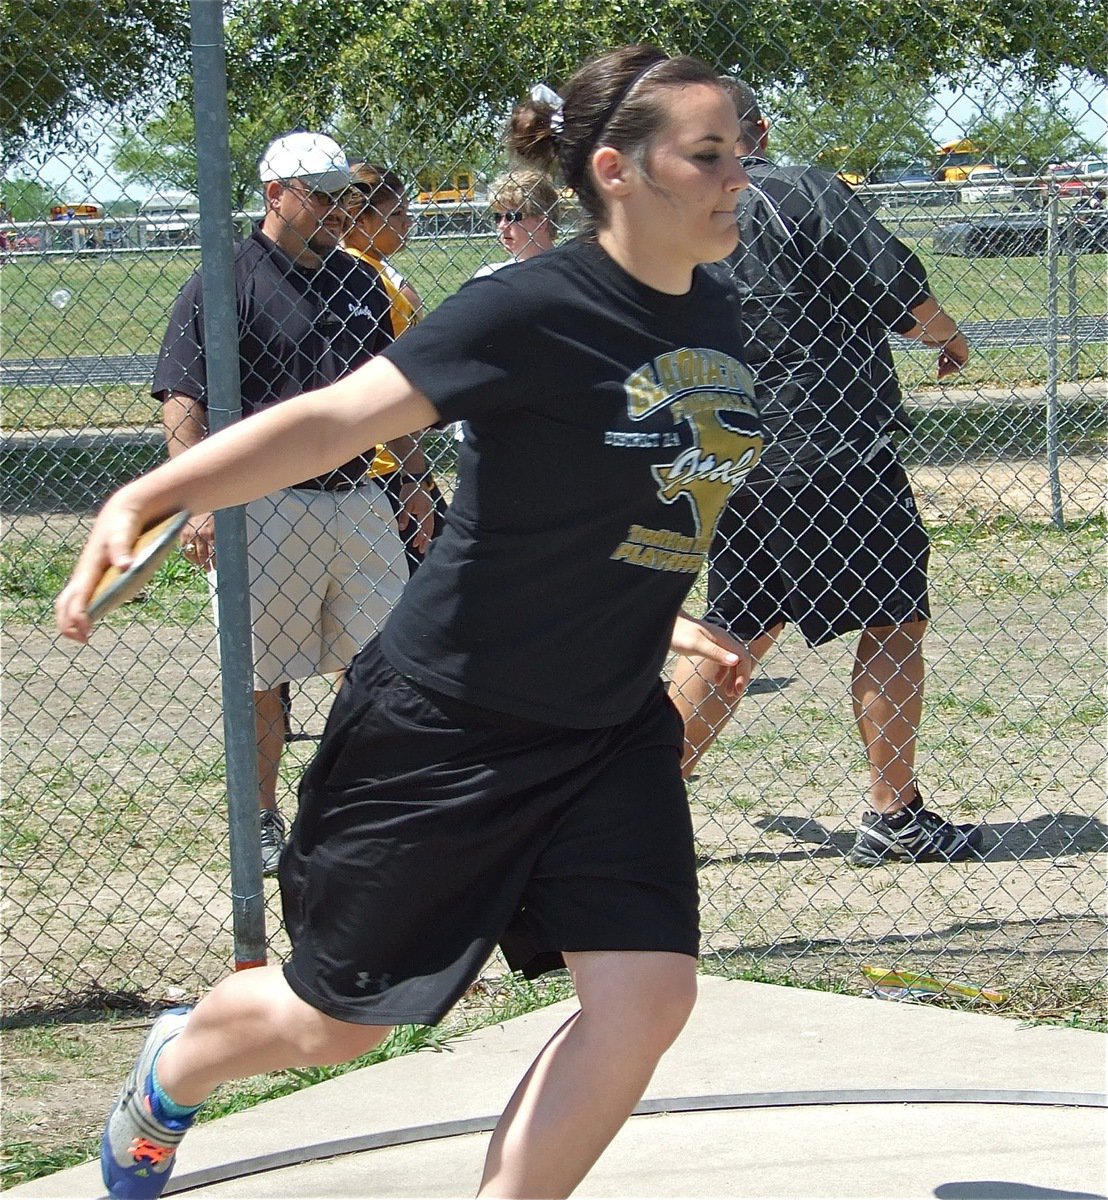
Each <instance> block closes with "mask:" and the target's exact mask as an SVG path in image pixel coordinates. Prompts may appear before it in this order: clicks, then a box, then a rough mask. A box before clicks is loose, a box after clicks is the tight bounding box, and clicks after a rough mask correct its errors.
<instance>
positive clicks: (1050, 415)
mask: <svg viewBox="0 0 1108 1200" xmlns="http://www.w3.org/2000/svg"><path fill="white" fill-rule="evenodd" d="M1060 250H1061V245H1060V238H1059V233H1058V188H1057V185H1056V184H1055V183H1054V181H1053V180H1052V181H1051V184H1050V198H1049V205H1048V208H1047V225H1046V294H1047V342H1046V468H1047V476H1048V477H1049V479H1050V510H1051V515H1052V517H1053V519H1054V524H1055V525H1057V526H1058V528H1059V529H1064V528H1065V525H1066V521H1065V517H1064V516H1063V514H1062V480H1061V476H1060V474H1059V465H1058V433H1059V426H1060V419H1059V412H1058V376H1059V374H1060V371H1059V348H1058V325H1059V314H1058V293H1059V287H1058V258H1059V252H1060Z"/></svg>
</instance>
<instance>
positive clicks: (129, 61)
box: [0, 0, 189, 163]
mask: <svg viewBox="0 0 1108 1200" xmlns="http://www.w3.org/2000/svg"><path fill="white" fill-rule="evenodd" d="M188 45H189V39H188V3H187V0H67V2H65V3H58V0H2V3H0V140H2V142H3V149H2V151H0V153H2V155H3V162H5V163H6V162H11V161H13V160H14V159H15V158H17V157H18V156H19V154H20V153H21V152H22V151H23V149H24V148H25V147H26V146H27V144H28V143H30V142H32V141H33V142H34V144H35V146H36V147H37V148H45V149H49V148H52V147H54V146H57V145H60V144H62V143H63V142H65V141H66V140H67V139H69V138H71V137H72V134H73V127H74V126H75V124H76V123H77V122H78V121H79V119H80V118H81V117H83V116H86V115H87V114H88V113H89V111H90V110H92V109H95V108H97V107H100V106H105V105H108V106H110V105H113V104H122V103H126V102H128V101H130V100H132V99H133V98H134V97H136V96H141V95H144V94H145V95H150V94H151V92H152V91H153V90H156V87H155V85H157V84H160V82H161V81H162V80H164V79H166V78H167V77H168V78H174V77H176V76H178V75H179V74H180V73H181V72H182V71H183V70H184V69H185V68H186V67H187V62H188Z"/></svg>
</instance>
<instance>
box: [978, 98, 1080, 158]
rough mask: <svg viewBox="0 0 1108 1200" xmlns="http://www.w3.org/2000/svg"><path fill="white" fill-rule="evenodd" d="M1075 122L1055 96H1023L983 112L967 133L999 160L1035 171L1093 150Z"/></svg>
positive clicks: (1075, 119)
mask: <svg viewBox="0 0 1108 1200" xmlns="http://www.w3.org/2000/svg"><path fill="white" fill-rule="evenodd" d="M1077 124H1078V120H1077V118H1075V117H1074V116H1073V115H1072V114H1071V113H1070V112H1069V111H1068V109H1067V108H1066V105H1065V104H1064V103H1063V102H1061V101H1060V100H1058V99H1057V98H1055V97H1053V96H1051V97H1048V98H1047V99H1046V100H1041V99H1038V98H1036V97H1035V96H1023V97H1021V98H1020V99H1019V100H1018V101H1017V102H1016V104H1015V105H1014V106H1013V107H1011V108H1009V109H1007V110H1005V111H1001V112H996V113H994V112H984V113H982V114H981V116H980V117H978V118H977V119H976V120H975V121H973V123H972V124H971V125H970V126H969V128H968V129H967V130H966V136H967V137H969V138H971V139H972V140H973V141H975V142H979V143H980V144H981V145H983V146H988V147H989V149H990V150H991V151H992V154H993V157H994V158H995V159H996V160H997V161H998V162H1000V163H1003V164H1005V165H1019V166H1021V167H1022V166H1026V167H1027V168H1028V170H1029V172H1030V173H1033V174H1035V173H1038V172H1039V171H1041V170H1042V169H1043V167H1045V166H1046V164H1047V163H1049V162H1057V161H1066V160H1070V159H1076V158H1080V157H1082V155H1086V154H1094V153H1096V151H1097V145H1096V143H1095V142H1092V141H1090V140H1089V139H1088V138H1087V137H1085V136H1084V135H1083V134H1081V133H1080V132H1078V130H1077Z"/></svg>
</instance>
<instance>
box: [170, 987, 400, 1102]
mask: <svg viewBox="0 0 1108 1200" xmlns="http://www.w3.org/2000/svg"><path fill="white" fill-rule="evenodd" d="M388 1033H389V1027H388V1026H381V1025H353V1024H350V1023H349V1022H347V1021H336V1020H335V1019H334V1018H333V1017H328V1016H325V1015H324V1014H323V1013H321V1012H319V1011H318V1010H317V1009H314V1008H312V1007H311V1005H309V1004H306V1003H305V1002H304V1001H303V1000H301V999H300V997H299V996H297V995H296V993H295V992H294V991H293V990H292V989H291V988H290V987H289V985H288V984H287V983H286V982H285V977H284V975H283V974H282V972H281V968H280V967H276V966H271V967H255V968H253V969H251V970H249V971H240V972H239V973H237V974H235V975H231V976H228V978H226V979H224V980H223V982H222V983H220V984H218V985H217V986H216V987H215V988H213V989H212V990H211V991H210V992H209V993H208V994H207V995H206V996H205V997H204V999H203V1000H201V1001H200V1003H199V1004H198V1005H197V1006H196V1008H195V1009H193V1011H192V1013H190V1014H189V1019H188V1021H187V1022H186V1024H185V1027H184V1029H183V1030H182V1031H181V1033H180V1034H179V1035H178V1036H177V1037H175V1038H174V1039H173V1040H172V1041H171V1042H168V1043H167V1044H166V1046H165V1049H164V1050H162V1051H161V1053H160V1054H159V1055H158V1066H157V1075H158V1083H159V1085H160V1086H161V1087H162V1089H163V1090H164V1091H165V1092H166V1094H167V1095H168V1096H169V1097H170V1098H171V1099H173V1100H175V1101H176V1102H177V1103H178V1104H181V1105H186V1106H191V1105H194V1104H200V1103H202V1102H203V1101H204V1100H206V1099H207V1098H208V1096H209V1095H211V1093H212V1092H213V1091H214V1090H215V1088H216V1087H218V1086H219V1084H221V1083H226V1082H227V1081H228V1080H231V1079H243V1078H245V1077H247V1076H249V1075H261V1074H263V1073H264V1072H266V1071H277V1070H281V1069H282V1068H285V1067H308V1066H323V1065H327V1064H331V1063H343V1062H349V1061H350V1060H351V1059H353V1058H357V1057H358V1056H359V1055H362V1054H365V1053H367V1052H368V1051H370V1050H372V1049H373V1048H374V1046H377V1045H379V1044H380V1043H381V1042H382V1041H384V1039H385V1037H386V1036H387V1035H388Z"/></svg>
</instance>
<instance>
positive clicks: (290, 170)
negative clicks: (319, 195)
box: [258, 132, 351, 196]
mask: <svg viewBox="0 0 1108 1200" xmlns="http://www.w3.org/2000/svg"><path fill="white" fill-rule="evenodd" d="M258 175H259V176H260V177H261V181H262V183H271V182H274V181H276V182H278V183H286V182H288V181H289V180H292V179H298V180H300V181H301V182H302V183H303V184H304V185H305V187H308V188H311V189H312V190H313V191H318V192H325V193H326V194H327V195H329V196H339V195H341V194H342V193H343V192H344V191H345V190H346V189H347V188H348V187H350V184H351V175H350V166H349V164H348V163H347V161H346V155H345V154H344V153H343V151H342V147H341V146H340V145H339V144H338V142H336V141H335V140H334V138H329V137H328V136H327V135H326V134H325V133H306V132H302V133H286V134H285V135H284V136H283V137H279V138H275V139H274V140H273V141H272V142H270V143H269V145H268V146H267V147H266V151H265V153H264V154H263V155H262V157H261V159H260V160H259V162H258Z"/></svg>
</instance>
